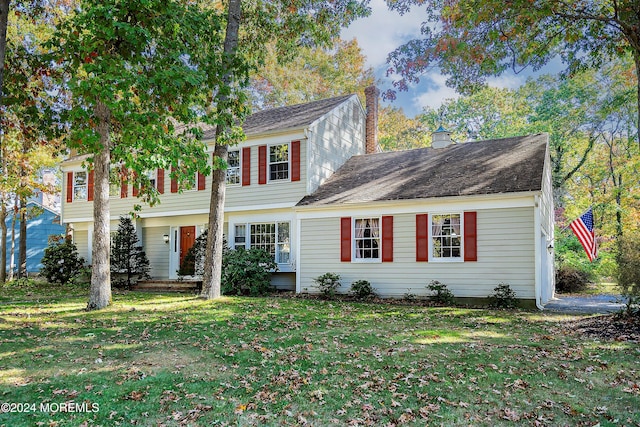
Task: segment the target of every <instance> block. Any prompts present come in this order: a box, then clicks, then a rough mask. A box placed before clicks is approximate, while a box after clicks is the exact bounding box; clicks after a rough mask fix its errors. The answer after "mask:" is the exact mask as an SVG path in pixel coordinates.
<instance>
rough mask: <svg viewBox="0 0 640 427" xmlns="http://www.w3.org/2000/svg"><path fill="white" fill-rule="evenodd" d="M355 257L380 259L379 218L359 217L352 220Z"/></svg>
mask: <svg viewBox="0 0 640 427" xmlns="http://www.w3.org/2000/svg"><path fill="white" fill-rule="evenodd" d="M353 235H354V243H355V254H356V259H373V260H375V259H380V219H379V218H359V219H356V220H355V221H354V233H353Z"/></svg>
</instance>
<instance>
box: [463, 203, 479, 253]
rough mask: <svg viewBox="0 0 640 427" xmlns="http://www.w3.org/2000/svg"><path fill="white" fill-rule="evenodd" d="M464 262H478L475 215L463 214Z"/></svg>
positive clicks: (470, 213)
mask: <svg viewBox="0 0 640 427" xmlns="http://www.w3.org/2000/svg"><path fill="white" fill-rule="evenodd" d="M464 260H465V261H477V260H478V239H477V213H476V212H465V213H464Z"/></svg>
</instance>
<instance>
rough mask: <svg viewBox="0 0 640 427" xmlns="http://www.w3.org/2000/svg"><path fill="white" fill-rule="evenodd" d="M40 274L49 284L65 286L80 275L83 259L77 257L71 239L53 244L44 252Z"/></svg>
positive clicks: (76, 251)
mask: <svg viewBox="0 0 640 427" xmlns="http://www.w3.org/2000/svg"><path fill="white" fill-rule="evenodd" d="M41 263H42V268H41V269H40V274H42V276H44V277H45V278H46V279H47V281H48V282H49V283H58V284H60V285H64V284H67V283H69V282H71V281H72V280H74V279H75V278H77V277H78V276H80V275H82V274H83V273H84V271H85V269H84V259H83V258H82V257H80V256H79V255H78V249H77V248H76V245H74V244H73V242H71V239H65V240H63V241H61V242H54V243H52V244H50V245H49V246H48V247H47V248H45V250H44V256H43V257H42V261H41Z"/></svg>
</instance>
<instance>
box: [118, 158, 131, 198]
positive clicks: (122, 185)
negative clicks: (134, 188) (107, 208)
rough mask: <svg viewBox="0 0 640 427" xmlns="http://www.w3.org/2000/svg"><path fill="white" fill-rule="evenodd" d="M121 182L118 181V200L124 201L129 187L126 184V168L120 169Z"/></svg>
mask: <svg viewBox="0 0 640 427" xmlns="http://www.w3.org/2000/svg"><path fill="white" fill-rule="evenodd" d="M120 174H121V177H120V178H121V181H120V198H121V199H126V198H127V196H128V194H127V193H128V190H129V185H128V184H127V168H125V167H124V166H123V167H122V169H121V171H120Z"/></svg>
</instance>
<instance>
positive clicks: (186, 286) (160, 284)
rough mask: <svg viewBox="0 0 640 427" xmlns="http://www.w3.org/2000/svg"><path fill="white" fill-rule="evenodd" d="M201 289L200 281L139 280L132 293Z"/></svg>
mask: <svg viewBox="0 0 640 427" xmlns="http://www.w3.org/2000/svg"><path fill="white" fill-rule="evenodd" d="M200 289H202V280H140V281H138V283H136V284H135V285H133V287H132V290H134V291H153V292H194V291H198V290H200Z"/></svg>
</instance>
